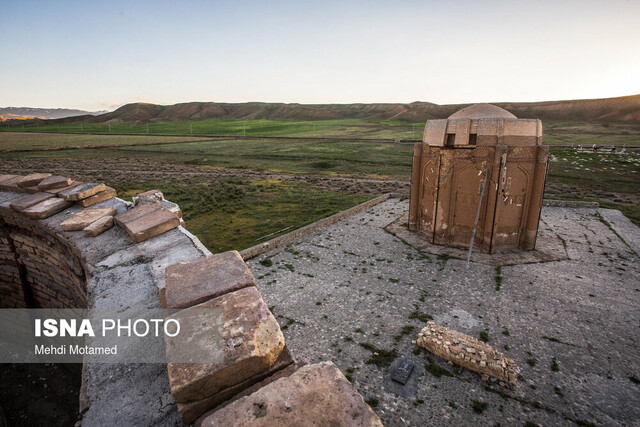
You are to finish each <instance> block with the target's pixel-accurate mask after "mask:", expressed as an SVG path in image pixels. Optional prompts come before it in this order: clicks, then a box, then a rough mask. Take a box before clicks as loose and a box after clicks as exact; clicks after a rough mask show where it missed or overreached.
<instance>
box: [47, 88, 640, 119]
mask: <svg viewBox="0 0 640 427" xmlns="http://www.w3.org/2000/svg"><path fill="white" fill-rule="evenodd" d="M492 104H494V105H497V106H499V107H502V108H504V109H506V110H508V111H510V112H512V113H513V114H515V115H516V116H517V117H519V118H539V119H542V120H570V121H593V122H602V123H628V124H640V95H631V96H623V97H618V98H604V99H582V100H569V101H547V102H492ZM468 105H471V104H450V105H438V104H433V103H430V102H412V103H410V104H382V103H380V104H285V103H263V102H247V103H216V102H188V103H181V104H174V105H156V104H147V103H134V104H126V105H123V106H122V107H120V108H118V109H117V110H115V111H112V112H109V113H105V114H100V115H96V116H93V115H87V114H86V112H85V115H84V116H76V117H67V118H61V119H57V120H56V121H58V122H64V123H106V122H127V123H153V122H164V121H183V120H199V119H206V118H211V117H220V118H234V119H242V120H251V119H262V118H264V119H292V120H326V119H377V120H403V121H424V120H427V119H441V118H446V117H448V116H450V115H451V114H453V113H454V112H456V111H458V110H459V109H461V108H463V107H466V106H468Z"/></svg>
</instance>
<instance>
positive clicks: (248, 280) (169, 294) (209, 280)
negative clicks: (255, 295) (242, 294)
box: [160, 251, 256, 308]
mask: <svg viewBox="0 0 640 427" xmlns="http://www.w3.org/2000/svg"><path fill="white" fill-rule="evenodd" d="M165 275H166V285H165V288H164V291H163V292H161V296H160V299H161V303H162V306H163V307H165V308H187V307H191V306H193V305H196V304H200V303H202V302H205V301H207V300H209V299H212V298H216V297H219V296H220V295H223V294H226V293H229V292H233V291H237V290H239V289H242V288H245V287H247V286H255V285H256V282H255V279H254V278H253V276H252V275H251V272H250V271H249V268H248V267H247V265H246V264H245V263H244V261H243V260H242V257H241V256H240V254H239V253H238V252H237V251H230V252H223V253H220V254H215V255H211V256H208V257H204V258H199V259H196V260H193V261H187V262H181V263H178V264H174V265H170V266H169V267H167V269H166V272H165Z"/></svg>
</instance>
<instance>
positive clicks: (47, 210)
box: [22, 197, 71, 219]
mask: <svg viewBox="0 0 640 427" xmlns="http://www.w3.org/2000/svg"><path fill="white" fill-rule="evenodd" d="M69 206H71V203H70V202H68V201H66V200H64V199H60V198H57V197H52V198H51V199H47V200H44V201H42V202H40V203H38V204H35V205H33V206H31V207H28V208H27V209H25V210H23V211H22V213H23V214H25V215H27V216H30V217H32V218H39V219H42V218H49V217H50V216H52V215H55V214H57V213H58V212H60V211H62V210H64V209H66V208H68V207H69Z"/></svg>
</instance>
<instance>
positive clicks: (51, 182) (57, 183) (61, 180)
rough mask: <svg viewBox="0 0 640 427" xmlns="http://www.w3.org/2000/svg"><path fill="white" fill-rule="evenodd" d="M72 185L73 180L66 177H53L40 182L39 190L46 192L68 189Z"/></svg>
mask: <svg viewBox="0 0 640 427" xmlns="http://www.w3.org/2000/svg"><path fill="white" fill-rule="evenodd" d="M70 184H71V178H67V177H65V176H57V175H51V176H48V177H46V178H45V179H43V180H42V181H40V184H38V190H40V191H45V190H50V189H52V188H62V187H68V186H69V185H70Z"/></svg>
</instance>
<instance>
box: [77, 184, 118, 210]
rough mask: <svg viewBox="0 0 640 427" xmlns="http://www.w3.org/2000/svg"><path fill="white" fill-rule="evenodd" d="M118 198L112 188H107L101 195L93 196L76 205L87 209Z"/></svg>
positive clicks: (79, 201)
mask: <svg viewBox="0 0 640 427" xmlns="http://www.w3.org/2000/svg"><path fill="white" fill-rule="evenodd" d="M114 197H116V190H114V189H113V188H111V187H105V189H104V190H102V191H101V192H99V193H96V194H94V195H93V196H90V197H87V198H86V199H82V200H78V201H77V202H76V203H77V204H79V205H80V206H82V207H83V208H86V207H88V206H93V205H95V204H97V203H100V202H104V201H105V200H109V199H112V198H114Z"/></svg>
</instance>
